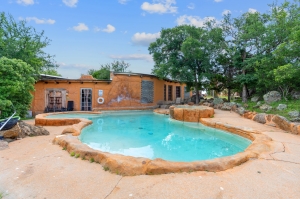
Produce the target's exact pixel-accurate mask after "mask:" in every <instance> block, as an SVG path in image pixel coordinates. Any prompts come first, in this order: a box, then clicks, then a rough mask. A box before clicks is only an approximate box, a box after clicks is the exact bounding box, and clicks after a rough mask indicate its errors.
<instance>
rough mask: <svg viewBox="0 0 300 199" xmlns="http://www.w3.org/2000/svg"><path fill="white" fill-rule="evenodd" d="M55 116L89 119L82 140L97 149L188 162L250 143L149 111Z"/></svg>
mask: <svg viewBox="0 0 300 199" xmlns="http://www.w3.org/2000/svg"><path fill="white" fill-rule="evenodd" d="M48 117H49V116H48ZM58 117H59V118H63V117H68V118H70V117H71V118H76V117H80V118H87V119H90V120H92V121H93V124H92V125H90V126H87V127H85V128H84V129H83V130H82V132H81V134H80V136H79V139H80V140H81V142H83V143H85V144H87V145H88V146H89V147H91V148H93V149H96V150H100V151H103V152H109V153H112V154H122V155H126V156H133V157H144V158H149V159H155V158H161V159H164V160H168V161H177V162H191V161H197V160H209V159H214V158H219V157H224V156H230V155H234V154H236V153H239V152H242V151H244V150H245V149H246V148H247V147H248V146H249V145H250V144H251V141H250V140H248V139H246V138H243V137H241V136H238V135H235V134H231V133H227V132H225V131H222V130H218V129H214V128H209V127H206V126H204V125H202V124H199V123H187V122H179V121H175V120H171V119H169V117H168V116H165V115H158V114H155V113H153V112H150V111H130V112H128V111H117V112H104V113H103V114H100V115H90V114H78V115H77V114H76V115H74V114H72V115H70V114H61V115H57V116H55V115H52V116H51V118H58Z"/></svg>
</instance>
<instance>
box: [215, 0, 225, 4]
mask: <svg viewBox="0 0 300 199" xmlns="http://www.w3.org/2000/svg"><path fill="white" fill-rule="evenodd" d="M214 1H215V2H217V3H219V2H221V1H223V0H214Z"/></svg>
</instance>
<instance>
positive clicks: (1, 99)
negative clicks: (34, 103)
mask: <svg viewBox="0 0 300 199" xmlns="http://www.w3.org/2000/svg"><path fill="white" fill-rule="evenodd" d="M32 74H33V69H32V68H31V67H30V66H29V65H28V64H26V63H25V62H23V61H21V60H18V59H8V58H6V57H1V58H0V77H1V78H0V93H1V95H0V110H1V115H0V118H6V117H9V116H10V115H11V114H12V113H13V110H14V109H15V110H16V111H17V115H19V116H21V117H24V116H25V115H26V114H27V110H28V109H29V108H30V106H31V100H32V94H31V93H30V92H31V91H33V90H34V82H35V80H34V78H33V76H32Z"/></svg>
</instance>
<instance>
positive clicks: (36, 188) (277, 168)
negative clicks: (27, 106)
mask: <svg viewBox="0 0 300 199" xmlns="http://www.w3.org/2000/svg"><path fill="white" fill-rule="evenodd" d="M207 120H212V121H215V122H222V123H227V124H229V125H233V126H244V127H249V128H253V129H256V130H258V131H260V132H262V133H263V134H265V135H267V136H269V137H271V138H272V139H273V141H274V142H277V143H278V145H279V146H281V149H279V150H278V152H276V153H273V154H269V155H268V156H265V157H264V158H259V159H250V160H249V161H247V162H246V163H244V164H242V165H240V166H236V167H234V168H232V169H229V170H226V171H221V172H206V171H198V172H191V173H186V172H183V173H176V174H173V173H172V174H162V175H139V176H120V175H116V174H112V173H110V172H108V171H104V170H103V167H102V166H101V165H99V164H96V163H90V162H89V161H84V160H81V159H79V158H78V159H76V158H74V157H71V156H70V154H69V153H67V152H66V151H64V150H62V149H61V147H59V146H58V145H54V144H52V141H53V139H54V138H55V136H57V135H60V134H61V132H62V131H63V129H65V128H66V126H62V127H54V126H48V127H45V128H46V129H47V130H49V131H50V135H49V136H39V137H28V138H25V139H22V140H17V141H15V142H12V143H10V144H9V148H8V149H5V150H2V151H0V193H3V194H4V195H5V196H4V199H5V198H12V199H15V198H47V199H50V198H97V199H98V198H151V199H153V198H251V199H252V198H300V186H299V185H300V136H299V135H293V134H290V133H286V132H284V131H282V130H280V129H277V128H274V127H270V126H267V125H263V124H259V123H256V122H254V121H252V120H248V119H244V118H242V117H240V116H239V115H238V114H236V113H233V112H232V113H231V112H226V111H220V110H215V116H214V118H211V119H207ZM27 122H28V123H34V121H33V120H31V121H27Z"/></svg>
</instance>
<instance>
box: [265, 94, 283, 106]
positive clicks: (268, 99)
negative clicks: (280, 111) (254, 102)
mask: <svg viewBox="0 0 300 199" xmlns="http://www.w3.org/2000/svg"><path fill="white" fill-rule="evenodd" d="M263 98H264V100H265V102H266V103H268V104H270V103H272V102H277V101H280V100H281V95H280V93H279V92H278V91H270V92H268V93H267V94H265V95H264V96H263Z"/></svg>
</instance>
